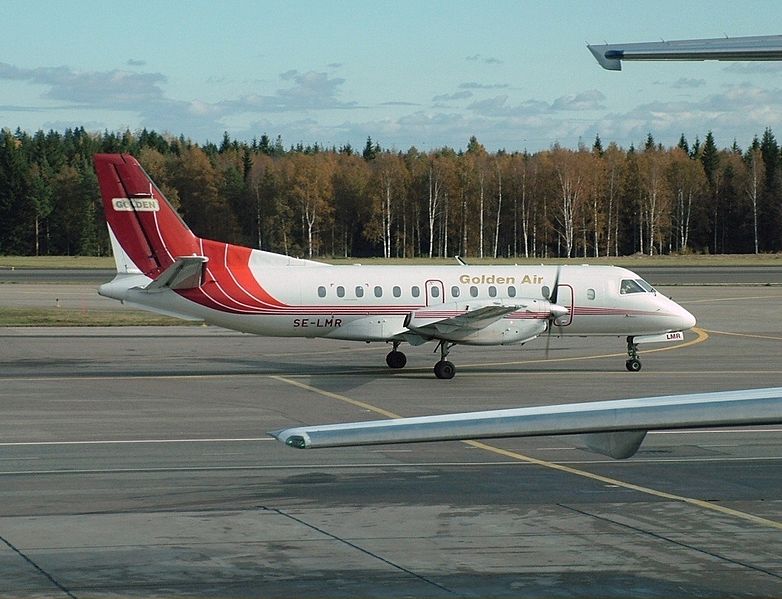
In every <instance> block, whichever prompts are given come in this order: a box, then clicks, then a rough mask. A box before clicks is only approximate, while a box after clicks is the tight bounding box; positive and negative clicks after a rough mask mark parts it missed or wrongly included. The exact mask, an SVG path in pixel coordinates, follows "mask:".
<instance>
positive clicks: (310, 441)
mask: <svg viewBox="0 0 782 599" xmlns="http://www.w3.org/2000/svg"><path fill="white" fill-rule="evenodd" d="M756 424H782V387H775V388H770V389H752V390H741V391H726V392H725V391H724V392H717V393H696V394H689V395H670V396H665V397H647V398H640V399H622V400H613V401H598V402H586V403H575V404H560V405H553V406H539V407H533V408H514V409H510V410H489V411H484V412H465V413H461V414H443V415H437V416H422V417H416V418H398V419H392V420H374V421H369V422H351V423H346V424H330V425H320V426H301V427H295V428H289V429H285V430H281V431H275V432H272V433H270V434H271V435H272V436H273V437H275V438H276V439H278V440H279V441H281V442H283V443H285V444H286V445H288V446H290V447H296V448H300V449H308V448H318V447H339V446H353V445H374V444H386V443H417V442H422V441H452V440H462V439H490V438H499V437H534V436H541V435H569V434H582V435H587V436H586V437H585V441H586V443H587V445H588V446H590V448H592V449H594V450H596V451H599V452H601V453H605V454H607V455H611V456H612V457H617V458H625V457H630V456H631V455H633V454H634V453H635V451H636V450H637V449H638V447H639V446H640V444H641V441H642V440H643V437H644V434H645V432H646V431H650V430H659V429H677V428H700V427H706V428H708V427H725V426H746V425H756Z"/></svg>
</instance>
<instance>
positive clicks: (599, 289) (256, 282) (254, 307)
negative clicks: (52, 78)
mask: <svg viewBox="0 0 782 599" xmlns="http://www.w3.org/2000/svg"><path fill="white" fill-rule="evenodd" d="M95 170H96V172H97V175H98V181H99V183H100V190H101V195H102V197H103V207H104V211H105V214H106V220H107V223H108V227H109V235H110V237H111V244H112V249H113V251H114V258H115V260H116V263H117V275H116V277H115V278H114V279H113V280H112V281H111V282H109V283H106V284H104V285H101V287H100V290H99V293H100V294H101V295H103V296H106V297H110V298H113V299H117V300H120V301H121V302H123V303H125V304H128V305H131V306H134V307H139V308H143V309H145V310H151V311H153V312H158V313H161V314H167V315H170V316H176V317H179V318H185V319H191V320H203V321H204V322H207V323H209V324H214V325H218V326H221V327H224V328H227V329H235V330H238V331H243V332H247V333H254V334H257V335H270V336H280V337H324V338H328V339H343V340H353V341H365V342H372V341H381V342H386V343H391V344H392V345H393V349H392V350H391V351H390V352H389V354H388V355H387V356H386V362H387V364H388V366H389V367H390V368H402V367H404V365H405V363H406V362H407V358H406V357H405V354H404V353H402V352H401V351H399V345H400V344H401V343H403V342H406V343H409V344H410V345H414V346H416V345H421V344H423V343H426V342H429V341H433V342H435V343H436V344H437V348H436V349H435V351H438V350H439V353H440V360H439V361H438V362H437V363H436V364H435V366H434V373H435V375H436V376H437V378H441V379H450V378H453V376H454V374H455V372H456V368H455V366H454V365H453V364H452V363H451V362H449V361H448V360H447V359H446V358H447V356H448V353H449V351H450V350H451V348H452V347H453V346H455V345H459V344H465V345H512V344H519V345H520V344H523V343H526V342H527V341H530V340H532V339H535V338H536V337H539V336H540V335H542V334H544V333H548V334H549V335H551V334H555V335H557V336H561V335H576V336H590V335H601V336H606V335H610V336H619V337H626V338H627V354H628V358H627V361H626V367H627V369H628V370H630V371H633V372H637V371H638V370H640V369H641V362H640V360H639V359H638V344H640V343H653V342H665V341H680V340H682V339H683V338H684V335H683V331H684V330H686V329H689V328H691V327H692V326H694V325H695V318H694V317H693V316H692V314H690V313H689V312H688V311H687V310H685V309H684V308H682V307H681V306H680V305H678V304H677V303H676V302H674V301H672V300H671V299H669V298H667V297H665V296H663V295H662V294H660V293H657V292H656V291H655V290H654V289H653V288H652V287H651V286H650V285H649V284H648V283H647V282H646V281H644V280H643V279H641V277H639V276H638V275H636V274H635V273H633V272H631V271H629V270H627V269H624V268H617V267H613V266H527V265H522V266H466V265H453V266H441V265H438V266H361V265H351V266H332V265H329V264H323V263H320V262H315V261H312V260H301V259H297V258H291V257H289V256H282V255H280V254H274V253H271V252H265V251H261V250H254V249H251V248H246V247H241V246H236V245H231V244H228V243H223V242H219V241H212V240H209V239H202V238H200V237H197V236H196V235H194V234H193V233H192V232H191V231H190V229H189V228H188V227H187V225H185V223H184V222H183V221H182V219H181V218H180V217H179V215H178V214H177V212H176V211H175V210H174V208H173V207H172V206H171V205H170V204H169V203H168V202H167V201H166V198H165V197H164V196H163V194H162V193H161V191H160V189H158V187H157V186H156V185H155V184H154V183H153V182H152V180H151V179H150V178H149V176H148V175H147V174H146V173H145V172H144V170H143V169H142V168H141V165H140V164H139V163H138V161H137V160H136V159H135V158H133V157H132V156H130V155H127V154H98V155H96V156H95Z"/></svg>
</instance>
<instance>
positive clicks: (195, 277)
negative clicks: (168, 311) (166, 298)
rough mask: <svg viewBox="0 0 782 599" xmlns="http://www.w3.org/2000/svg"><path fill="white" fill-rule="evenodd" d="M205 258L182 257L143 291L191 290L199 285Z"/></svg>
mask: <svg viewBox="0 0 782 599" xmlns="http://www.w3.org/2000/svg"><path fill="white" fill-rule="evenodd" d="M208 261H209V258H207V257H206V256H183V257H181V258H177V259H176V260H175V261H174V263H173V264H172V265H171V266H169V267H168V268H166V270H164V271H163V272H162V273H160V276H158V277H157V278H156V279H155V280H154V281H152V282H151V283H150V284H149V285H147V286H146V287H145V288H144V291H151V292H155V291H165V290H166V289H193V288H194V287H198V286H199V285H201V282H202V280H203V272H204V264H206V263H207V262H208Z"/></svg>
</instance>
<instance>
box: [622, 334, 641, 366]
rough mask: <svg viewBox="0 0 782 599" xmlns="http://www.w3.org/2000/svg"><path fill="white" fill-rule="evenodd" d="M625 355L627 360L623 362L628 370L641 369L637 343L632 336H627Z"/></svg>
mask: <svg viewBox="0 0 782 599" xmlns="http://www.w3.org/2000/svg"><path fill="white" fill-rule="evenodd" d="M627 356H628V360H627V362H625V368H627V370H629V371H630V372H638V371H639V370H641V360H639V359H638V344H637V343H635V339H634V338H633V337H628V338H627Z"/></svg>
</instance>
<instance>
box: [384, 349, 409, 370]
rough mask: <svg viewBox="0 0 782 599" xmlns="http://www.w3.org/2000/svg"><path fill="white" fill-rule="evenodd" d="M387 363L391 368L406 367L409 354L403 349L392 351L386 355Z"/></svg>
mask: <svg viewBox="0 0 782 599" xmlns="http://www.w3.org/2000/svg"><path fill="white" fill-rule="evenodd" d="M386 364H388V367H389V368H404V367H405V364H407V356H406V355H405V354H403V353H402V352H401V351H397V350H393V351H390V352H388V355H387V356H386Z"/></svg>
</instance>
